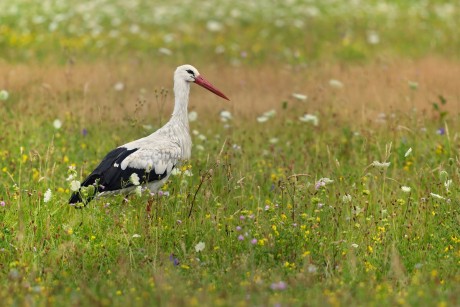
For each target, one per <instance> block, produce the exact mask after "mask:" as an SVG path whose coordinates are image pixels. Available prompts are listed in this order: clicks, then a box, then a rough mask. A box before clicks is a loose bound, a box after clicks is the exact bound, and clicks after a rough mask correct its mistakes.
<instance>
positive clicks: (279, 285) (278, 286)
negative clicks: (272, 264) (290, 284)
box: [270, 281, 287, 291]
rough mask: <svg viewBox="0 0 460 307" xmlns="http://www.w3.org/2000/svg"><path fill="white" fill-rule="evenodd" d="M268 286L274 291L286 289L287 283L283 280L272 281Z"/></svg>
mask: <svg viewBox="0 0 460 307" xmlns="http://www.w3.org/2000/svg"><path fill="white" fill-rule="evenodd" d="M270 288H271V289H272V290H274V291H276V290H286V288H287V284H286V283H285V282H284V281H280V282H274V283H272V284H271V286H270Z"/></svg>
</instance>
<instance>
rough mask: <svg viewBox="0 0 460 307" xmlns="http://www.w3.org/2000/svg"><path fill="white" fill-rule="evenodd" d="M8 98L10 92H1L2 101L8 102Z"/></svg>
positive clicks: (0, 98)
mask: <svg viewBox="0 0 460 307" xmlns="http://www.w3.org/2000/svg"><path fill="white" fill-rule="evenodd" d="M8 97H10V94H8V92H7V91H6V90H1V91H0V100H3V101H5V100H7V99H8Z"/></svg>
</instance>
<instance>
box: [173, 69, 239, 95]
mask: <svg viewBox="0 0 460 307" xmlns="http://www.w3.org/2000/svg"><path fill="white" fill-rule="evenodd" d="M177 79H182V80H184V81H186V82H194V83H196V84H198V85H199V86H201V87H204V88H205V89H207V90H208V91H210V92H213V93H214V94H216V95H217V96H219V97H222V98H224V99H227V100H230V99H228V97H227V96H225V95H224V93H222V92H221V91H220V90H218V89H217V88H216V87H215V86H214V85H212V84H211V83H209V82H208V81H207V80H206V79H204V78H203V77H202V76H201V75H200V73H199V72H198V69H196V68H195V67H193V66H192V65H189V64H185V65H181V66H179V67H177V69H176V72H175V73H174V80H177Z"/></svg>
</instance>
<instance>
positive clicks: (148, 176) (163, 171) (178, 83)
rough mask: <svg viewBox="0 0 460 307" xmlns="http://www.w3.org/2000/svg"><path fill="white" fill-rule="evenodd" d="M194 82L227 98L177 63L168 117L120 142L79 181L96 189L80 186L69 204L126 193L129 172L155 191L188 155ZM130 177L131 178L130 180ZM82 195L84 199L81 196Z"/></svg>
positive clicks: (188, 67) (190, 68)
mask: <svg viewBox="0 0 460 307" xmlns="http://www.w3.org/2000/svg"><path fill="white" fill-rule="evenodd" d="M192 82H194V83H196V84H198V85H200V86H202V87H204V88H205V89H207V90H209V91H211V92H213V93H214V94H216V95H218V96H220V97H222V98H224V99H227V100H230V99H228V98H227V96H225V95H224V94H223V93H222V92H221V91H219V90H218V89H216V88H215V87H214V86H213V85H212V84H211V83H209V82H208V81H206V80H205V79H204V78H203V77H202V76H201V75H200V73H199V72H198V70H197V69H196V68H195V67H193V66H191V65H182V66H179V67H177V69H176V71H175V73H174V96H175V103H174V111H173V113H172V116H171V119H170V120H169V121H168V122H167V123H166V124H165V125H164V126H163V127H161V128H160V129H158V130H157V131H155V132H154V133H152V134H150V135H149V136H146V137H144V138H141V139H139V140H135V141H132V142H130V143H127V144H125V145H122V146H120V147H118V148H115V149H114V150H112V151H110V152H109V153H108V154H107V155H106V156H105V157H104V159H103V160H102V162H101V163H100V164H99V165H98V166H97V167H96V169H95V170H94V171H93V172H92V173H91V174H90V175H89V176H88V177H87V178H86V179H85V180H84V181H83V182H82V183H81V187H88V186H91V185H93V186H94V188H95V193H94V194H93V195H89V196H87V197H84V196H82V193H81V188H80V190H79V191H77V192H74V193H73V194H72V196H71V197H70V199H69V204H71V205H75V204H77V203H83V204H85V205H86V204H87V203H88V202H90V201H91V200H92V199H93V198H94V197H99V196H104V195H110V194H119V193H122V194H128V193H130V192H132V191H133V190H134V189H135V188H136V185H135V184H134V183H136V182H133V180H132V178H133V177H131V176H134V177H136V176H135V175H133V174H136V175H137V178H139V183H140V184H141V185H142V186H146V187H148V188H149V190H150V191H151V192H157V191H158V190H159V188H160V187H161V186H162V185H163V184H164V183H165V181H166V180H167V179H168V177H169V175H171V171H172V170H173V169H174V167H176V166H177V165H178V163H180V161H182V160H187V159H189V158H190V153H191V147H192V140H191V138H190V132H189V123H188V112H187V106H188V97H189V92H190V84H191V83H192ZM130 178H131V180H130ZM84 198H85V199H84Z"/></svg>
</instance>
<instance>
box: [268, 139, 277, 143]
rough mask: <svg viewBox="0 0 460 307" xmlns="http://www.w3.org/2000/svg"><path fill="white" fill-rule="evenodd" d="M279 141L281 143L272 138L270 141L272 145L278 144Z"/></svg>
mask: <svg viewBox="0 0 460 307" xmlns="http://www.w3.org/2000/svg"><path fill="white" fill-rule="evenodd" d="M278 141H279V140H278V138H271V139H270V140H269V142H270V144H276V143H278Z"/></svg>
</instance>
